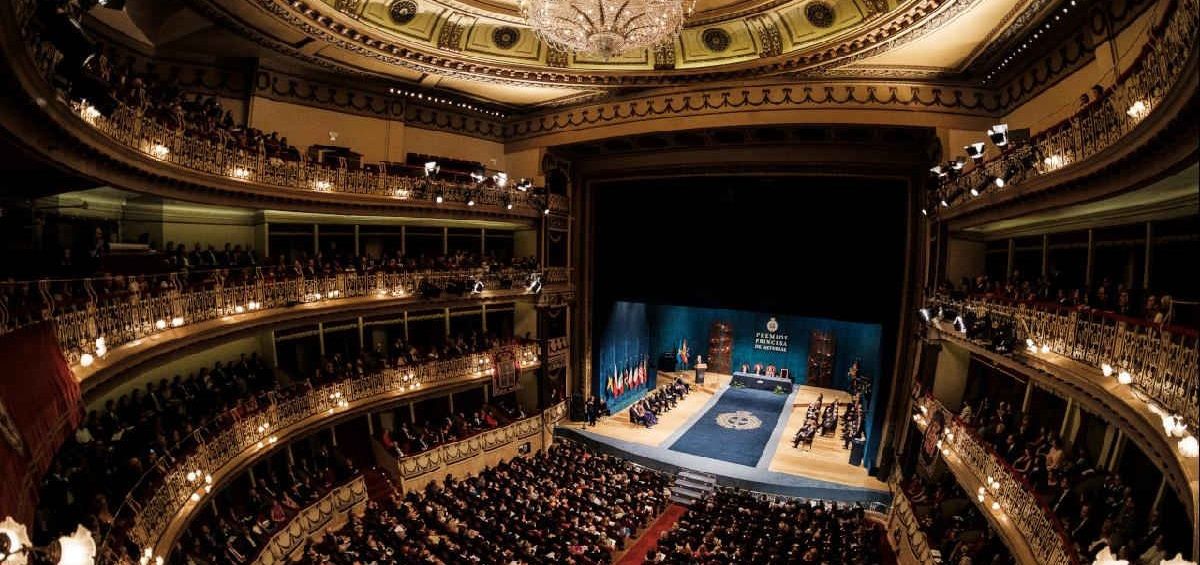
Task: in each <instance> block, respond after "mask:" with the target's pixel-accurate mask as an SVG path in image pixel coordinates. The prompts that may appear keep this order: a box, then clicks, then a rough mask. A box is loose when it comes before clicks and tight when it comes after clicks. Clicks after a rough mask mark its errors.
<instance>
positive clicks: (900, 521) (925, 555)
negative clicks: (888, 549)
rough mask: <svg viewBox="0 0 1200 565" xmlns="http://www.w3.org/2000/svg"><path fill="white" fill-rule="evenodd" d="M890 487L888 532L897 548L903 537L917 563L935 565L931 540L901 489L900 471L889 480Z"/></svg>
mask: <svg viewBox="0 0 1200 565" xmlns="http://www.w3.org/2000/svg"><path fill="white" fill-rule="evenodd" d="M888 486H889V487H890V488H891V491H892V507H891V509H890V510H889V511H888V522H887V523H888V531H889V534H892V535H893V537H894V538H895V539H896V541H895V542H894V544H895V546H896V548H897V549H898V548H899V546H900V544H899V541H900V540H899V536H901V535H903V536H904V540H905V541H906V542H907V544H906V545H907V546H908V548H909V550H910V551H911V552H912V557H913V558H914V559H915V560H916V561H917V563H921V564H922V565H924V564H932V563H935V561H934V560H933V554H932V548H930V547H929V539H928V538H927V537H926V536H925V532H924V531H922V530H921V523H920V522H919V521H918V520H917V516H916V514H914V513H913V509H912V503H910V502H909V501H908V497H907V496H905V495H904V489H902V488H901V487H900V472H899V469H897V470H896V472H895V473H892V477H891V479H890V480H888ZM900 562H901V563H904V562H905V561H904V560H903V559H901V560H900Z"/></svg>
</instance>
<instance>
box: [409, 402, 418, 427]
mask: <svg viewBox="0 0 1200 565" xmlns="http://www.w3.org/2000/svg"><path fill="white" fill-rule="evenodd" d="M408 421H409V422H411V423H413V424H415V423H417V403H416V402H409V403H408Z"/></svg>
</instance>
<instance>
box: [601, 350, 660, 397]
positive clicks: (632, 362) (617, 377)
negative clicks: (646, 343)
mask: <svg viewBox="0 0 1200 565" xmlns="http://www.w3.org/2000/svg"><path fill="white" fill-rule="evenodd" d="M623 365H624V366H618V365H617V363H615V362H614V363H613V367H612V373H611V374H609V375H608V383H607V384H606V385H605V389H606V390H607V391H608V395H609V396H610V397H612V398H620V397H621V395H623V394H625V393H627V392H630V391H633V390H638V389H640V388H643V387H644V385H645V384H646V382H647V381H648V380H649V378H650V376H649V374H648V372H647V370H646V358H645V357H644V356H643V357H641V358H637V357H633V358H629V359H626V360H625V362H624V364H623Z"/></svg>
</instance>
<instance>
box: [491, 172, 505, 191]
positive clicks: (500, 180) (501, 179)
mask: <svg viewBox="0 0 1200 565" xmlns="http://www.w3.org/2000/svg"><path fill="white" fill-rule="evenodd" d="M492 180H493V181H495V182H496V186H498V187H500V188H504V187H505V186H507V185H508V173H504V172H500V173H496V174H495V175H493V176H492Z"/></svg>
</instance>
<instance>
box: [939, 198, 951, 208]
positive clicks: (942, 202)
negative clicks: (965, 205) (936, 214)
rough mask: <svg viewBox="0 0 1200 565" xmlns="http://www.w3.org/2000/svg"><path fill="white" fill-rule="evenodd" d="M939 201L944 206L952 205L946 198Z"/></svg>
mask: <svg viewBox="0 0 1200 565" xmlns="http://www.w3.org/2000/svg"><path fill="white" fill-rule="evenodd" d="M939 203H940V204H941V205H942V208H949V207H950V203H949V202H946V199H945V198H943V199H941V201H940V202H939Z"/></svg>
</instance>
